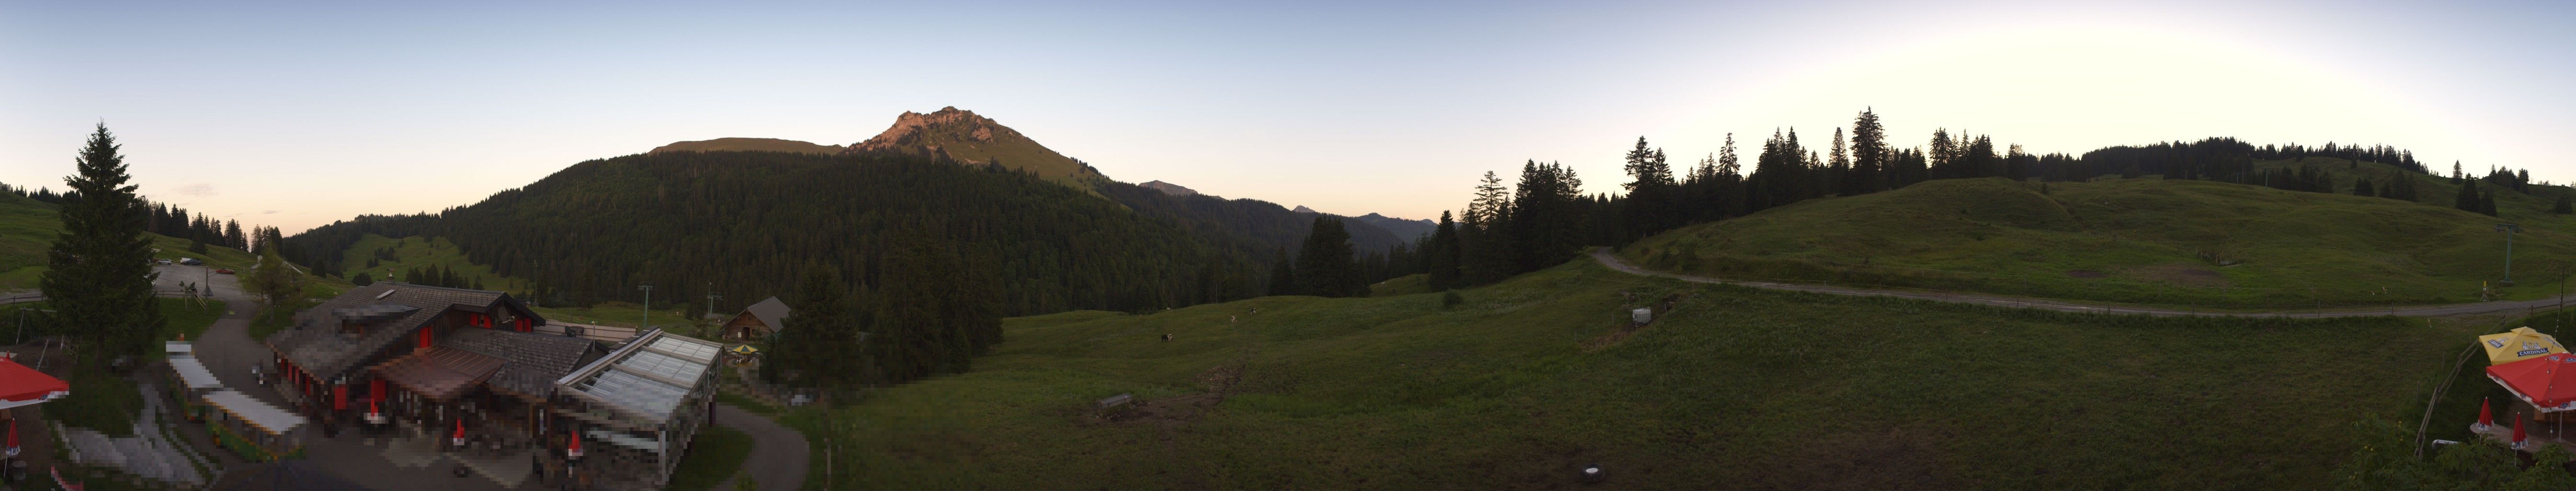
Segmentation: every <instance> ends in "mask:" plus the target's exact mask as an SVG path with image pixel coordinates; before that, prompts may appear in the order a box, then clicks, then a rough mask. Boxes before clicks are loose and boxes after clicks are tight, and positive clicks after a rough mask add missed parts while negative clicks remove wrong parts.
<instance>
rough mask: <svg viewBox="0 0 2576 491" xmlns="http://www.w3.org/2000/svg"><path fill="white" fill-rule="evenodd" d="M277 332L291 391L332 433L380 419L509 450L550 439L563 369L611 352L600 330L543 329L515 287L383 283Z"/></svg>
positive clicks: (298, 406)
mask: <svg viewBox="0 0 2576 491" xmlns="http://www.w3.org/2000/svg"><path fill="white" fill-rule="evenodd" d="M294 320H295V325H294V327H292V328H290V329H288V330H286V331H283V332H279V333H277V334H276V335H273V336H270V337H269V341H268V346H269V349H270V350H272V351H273V352H274V354H275V356H276V366H275V367H274V369H275V370H276V372H275V373H277V374H279V375H280V377H279V382H280V383H279V384H278V386H279V392H280V393H282V394H285V395H286V397H287V398H288V399H289V401H288V404H287V405H288V406H289V407H292V408H293V409H294V410H295V411H296V412H298V413H301V414H303V415H306V416H308V417H311V418H314V419H315V420H318V421H319V422H320V423H321V425H322V426H323V428H324V430H323V431H324V432H325V433H332V432H336V431H337V430H338V429H340V428H341V427H343V426H354V425H356V424H357V423H358V422H361V421H364V422H367V423H369V424H368V427H373V428H389V429H402V430H409V432H410V433H411V434H413V435H429V434H437V435H439V436H448V433H447V431H445V430H447V429H449V428H457V427H464V428H471V429H472V430H473V435H472V437H473V440H475V441H480V442H489V444H491V445H493V446H498V447H505V448H523V449H533V448H546V447H549V446H550V442H552V441H554V440H560V439H561V438H560V435H559V434H557V433H560V432H559V431H554V429H553V428H552V426H551V423H552V422H553V421H552V418H551V417H550V416H549V412H548V410H547V409H548V408H549V407H551V406H552V405H553V402H552V398H553V397H554V392H555V384H554V381H555V379H557V378H560V377H562V376H564V375H565V374H568V373H571V372H572V371H573V370H574V369H577V368H580V367H581V366H582V365H584V364H588V363H590V362H592V361H596V360H598V359H599V358H600V357H602V356H606V355H607V354H608V351H609V348H608V347H607V346H605V345H602V344H600V343H599V342H597V341H592V340H589V339H583V338H575V337H564V336H551V335H544V334H537V333H534V332H532V331H535V330H536V328H537V327H538V326H541V325H544V324H545V323H546V320H545V318H544V317H541V316H538V315H537V314H536V313H535V312H533V311H530V310H529V309H528V307H527V306H526V305H525V304H521V303H519V301H518V300H517V299H514V298H511V297H510V295H509V294H506V293H502V292H496V291H485V290H467V289H460V288H440V287H433V286H421V285H413V284H406V283H376V284H372V285H367V286H362V287H358V288H355V289H351V290H349V291H348V292H347V293H343V294H341V295H340V296H339V297H335V298H332V299H331V300H329V301H325V302H323V303H322V304H321V305H319V306H315V307H314V308H312V309H309V310H306V311H304V312H301V313H298V314H296V317H295V319H294Z"/></svg>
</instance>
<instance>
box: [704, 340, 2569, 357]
mask: <svg viewBox="0 0 2576 491" xmlns="http://www.w3.org/2000/svg"><path fill="white" fill-rule="evenodd" d="M2557 345H2558V342H2557V341H2551V342H2550V346H2557ZM728 351H732V352H733V354H737V355H748V354H752V353H759V352H760V348H753V347H751V345H748V344H746V345H741V346H735V347H733V349H731V350H728Z"/></svg>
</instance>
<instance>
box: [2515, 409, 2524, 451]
mask: <svg viewBox="0 0 2576 491" xmlns="http://www.w3.org/2000/svg"><path fill="white" fill-rule="evenodd" d="M2513 446H2514V447H2516V448H2520V447H2522V415H2518V414H2517V415H2514V417H2513Z"/></svg>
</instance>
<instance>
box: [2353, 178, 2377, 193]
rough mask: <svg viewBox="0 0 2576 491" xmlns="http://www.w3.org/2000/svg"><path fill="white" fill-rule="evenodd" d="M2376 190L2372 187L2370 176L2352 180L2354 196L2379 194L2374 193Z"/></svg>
mask: <svg viewBox="0 0 2576 491" xmlns="http://www.w3.org/2000/svg"><path fill="white" fill-rule="evenodd" d="M2374 192H2375V191H2373V190H2372V189H2371V187H2370V178H2369V177H2361V178H2356V179H2355V180H2353V181H2352V194H2353V195H2354V196H2377V195H2376V194H2373V193H2374Z"/></svg>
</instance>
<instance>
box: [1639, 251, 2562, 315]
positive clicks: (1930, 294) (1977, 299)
mask: <svg viewBox="0 0 2576 491" xmlns="http://www.w3.org/2000/svg"><path fill="white" fill-rule="evenodd" d="M1592 259H1593V260H1595V261H1600V262H1601V265H1603V266H1608V267H1610V269H1614V270H1618V271H1620V272H1624V273H1628V274H1635V275H1644V276H1661V277H1665V278H1673V279H1678V280H1682V281H1689V282H1695V283H1719V284H1728V285H1739V286H1749V287H1753V288H1761V289H1766V290H1786V291H1798V292H1808V293H1823V294H1827V295H1848V296H1859V297H1895V298H1909V299H1915V300H1931V301H1935V302H1950V303H1965V304H1977V305H1992V306H1997V307H2016V308H2025V309H2040V310H2055V311H2059V312H2082V313H2093V314H2143V315H2153V316H2209V317H2302V318H2305V317H2314V318H2329V317H2370V316H2381V315H2395V316H2405V317H2443V316H2453V315H2470V314H2494V313H2507V312H2527V311H2532V310H2538V309H2542V308H2556V307H2558V305H2559V302H2560V301H2561V300H2560V299H2559V298H2557V297H2551V298H2544V299H2539V300H2519V301H2510V302H2478V303H2464V304H2452V305H2423V306H2412V307H2407V306H2397V307H2382V308H2375V309H2324V310H2267V311H2212V310H2191V309H2178V308H2167V307H2154V306H2140V305H2120V304H2107V303H2091V302H2077V301H2072V300H2057V299H2047V298H2032V297H2013V296H2004V295H1987V294H1980V293H1957V292H1938V291H1920V290H1889V289H1878V288H1858V287H1847V286H1832V285H1814V284H1804V283H1775V282H1767V281H1738V280H1724V279H1717V278H1709V277H1704V276H1691V275H1686V274H1680V273H1670V272H1663V271H1654V270H1649V269H1646V268H1641V267H1637V266H1636V265H1632V264H1628V263H1627V262H1626V261H1621V260H1620V259H1619V256H1618V255H1616V254H1612V253H1611V252H1610V248H1607V247H1604V248H1599V249H1593V250H1592Z"/></svg>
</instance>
